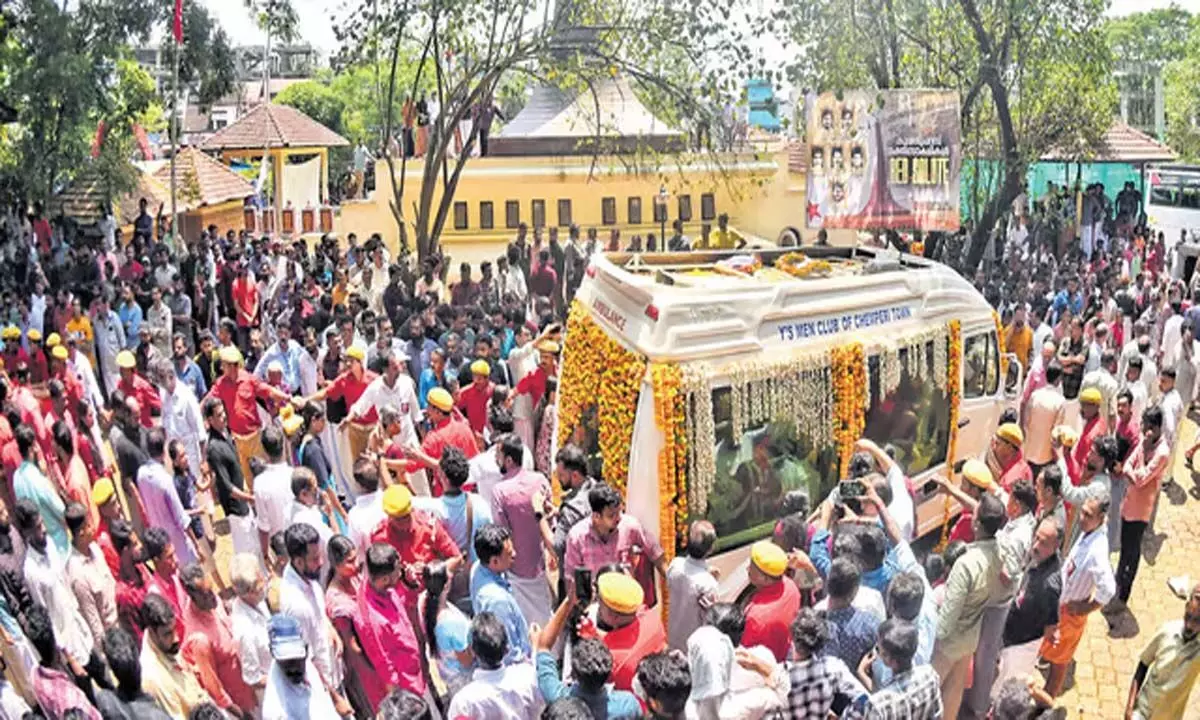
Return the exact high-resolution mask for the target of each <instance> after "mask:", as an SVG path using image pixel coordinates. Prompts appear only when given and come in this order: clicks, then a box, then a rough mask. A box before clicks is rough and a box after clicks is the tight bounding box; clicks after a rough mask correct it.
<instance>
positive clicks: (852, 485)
mask: <svg viewBox="0 0 1200 720" xmlns="http://www.w3.org/2000/svg"><path fill="white" fill-rule="evenodd" d="M866 493H867V486H866V485H864V484H863V481H862V480H845V481H843V482H842V484H841V485H839V486H838V494H840V495H841V496H842V499H843V500H849V499H851V498H860V497H862V496H863V495H865V494H866Z"/></svg>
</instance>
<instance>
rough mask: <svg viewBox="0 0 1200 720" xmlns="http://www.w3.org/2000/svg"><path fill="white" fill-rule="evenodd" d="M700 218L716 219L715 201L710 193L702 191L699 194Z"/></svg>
mask: <svg viewBox="0 0 1200 720" xmlns="http://www.w3.org/2000/svg"><path fill="white" fill-rule="evenodd" d="M700 219H701V220H716V219H717V201H716V199H715V198H714V197H713V194H712V193H704V194H702V195H701V196H700Z"/></svg>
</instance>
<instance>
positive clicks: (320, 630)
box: [264, 523, 349, 717]
mask: <svg viewBox="0 0 1200 720" xmlns="http://www.w3.org/2000/svg"><path fill="white" fill-rule="evenodd" d="M285 539H286V542H287V553H288V566H287V568H285V569H284V571H283V581H282V582H281V583H280V585H279V615H285V616H287V617H289V618H292V619H293V620H294V621H295V622H296V624H297V625H298V627H299V634H300V636H301V638H302V640H303V642H304V644H305V645H306V646H307V647H308V648H309V649H310V650H311V657H312V664H313V665H315V666H316V670H317V674H318V675H319V676H320V682H319V683H317V684H316V686H321V685H324V687H325V689H326V690H327V691H328V692H329V694H330V696H331V697H332V698H333V701H334V703H335V704H339V706H340V705H345V704H346V701H345V699H344V698H342V697H341V693H340V692H338V690H337V689H338V688H339V687H341V684H342V658H341V643H340V642H339V641H337V640H336V638H337V633H335V632H334V631H333V627H332V626H331V625H330V623H329V619H328V617H327V616H326V614H325V591H324V590H323V589H322V587H321V584H320V580H321V569H322V566H323V565H324V564H325V558H324V556H323V555H322V554H321V548H320V540H321V536H320V535H318V534H317V531H316V530H315V529H314V528H313V527H312V526H311V525H308V524H307V523H296V524H294V525H292V526H291V527H289V528H288V529H287V532H286V533H285ZM272 655H274V656H275V658H276V660H277V661H278V655H276V654H275V653H272ZM274 674H275V668H274V667H273V668H272V672H271V675H272V676H273V675H274ZM270 695H271V678H270V677H268V679H267V696H268V697H270ZM264 704H265V700H264ZM346 711H347V712H349V708H348V707H347V708H346ZM339 714H342V715H344V714H346V713H339ZM313 717H316V716H315V715H314V716H313Z"/></svg>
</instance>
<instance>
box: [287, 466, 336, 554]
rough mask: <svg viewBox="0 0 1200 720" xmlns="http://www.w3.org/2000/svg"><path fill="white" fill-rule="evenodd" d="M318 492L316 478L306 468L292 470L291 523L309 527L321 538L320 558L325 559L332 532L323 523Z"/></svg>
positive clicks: (327, 525)
mask: <svg viewBox="0 0 1200 720" xmlns="http://www.w3.org/2000/svg"><path fill="white" fill-rule="evenodd" d="M319 497H320V491H319V490H318V489H317V476H316V475H314V474H313V471H312V470H309V469H308V468H306V467H297V468H292V523H305V524H306V525H311V526H312V528H313V529H314V530H316V531H317V535H318V536H319V537H320V538H321V541H320V546H321V556H322V557H325V548H326V547H327V546H328V545H329V538H331V537H333V531H332V530H330V529H329V524H328V523H326V522H325V517H324V516H323V515H322V514H321V508H320V506H319V505H318V504H317V500H318V498H319Z"/></svg>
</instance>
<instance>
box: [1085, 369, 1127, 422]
mask: <svg viewBox="0 0 1200 720" xmlns="http://www.w3.org/2000/svg"><path fill="white" fill-rule="evenodd" d="M1116 372H1117V354H1116V353H1115V352H1113V351H1112V350H1104V351H1103V352H1101V353H1100V365H1099V366H1098V367H1097V368H1096V369H1095V370H1090V371H1088V372H1087V373H1086V374H1085V375H1084V376H1083V380H1082V381H1081V382H1080V384H1079V389H1080V390H1081V391H1082V390H1086V389H1087V388H1096V389H1097V390H1099V391H1100V398H1101V400H1102V402H1101V404H1100V414H1101V415H1103V416H1104V419H1105V421H1106V422H1107V423H1108V427H1110V428H1113V427H1116V425H1117V391H1118V390H1119V389H1120V386H1119V385H1118V383H1117V377H1116Z"/></svg>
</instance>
